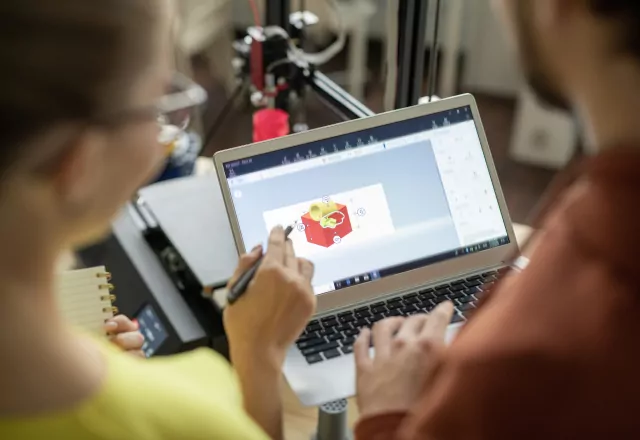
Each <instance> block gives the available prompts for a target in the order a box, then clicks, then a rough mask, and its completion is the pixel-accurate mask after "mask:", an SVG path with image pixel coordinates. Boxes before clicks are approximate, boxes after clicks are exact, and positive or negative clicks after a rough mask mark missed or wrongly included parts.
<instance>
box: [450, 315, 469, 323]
mask: <svg viewBox="0 0 640 440" xmlns="http://www.w3.org/2000/svg"><path fill="white" fill-rule="evenodd" d="M464 321H466V319H465V318H464V316H462V315H460V314H458V313H454V314H453V317H452V318H451V324H456V323H458V322H464Z"/></svg>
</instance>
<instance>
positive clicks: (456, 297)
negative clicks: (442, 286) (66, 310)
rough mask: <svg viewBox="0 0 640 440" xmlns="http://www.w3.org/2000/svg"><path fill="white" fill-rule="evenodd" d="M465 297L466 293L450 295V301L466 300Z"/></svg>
mask: <svg viewBox="0 0 640 440" xmlns="http://www.w3.org/2000/svg"><path fill="white" fill-rule="evenodd" d="M465 296H466V295H465V294H464V292H456V293H452V294H451V295H449V299H460V298H464V297H465Z"/></svg>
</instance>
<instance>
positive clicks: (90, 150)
mask: <svg viewBox="0 0 640 440" xmlns="http://www.w3.org/2000/svg"><path fill="white" fill-rule="evenodd" d="M106 144H107V141H106V136H105V135H104V134H103V133H101V132H100V131H97V130H91V129H86V130H83V131H82V132H80V133H79V134H78V135H77V136H76V137H75V138H74V139H73V140H72V141H71V142H70V143H68V144H67V146H66V148H65V149H64V151H62V152H61V154H60V155H59V156H58V157H57V158H56V160H55V162H54V163H53V164H52V167H51V168H50V169H49V173H50V178H51V181H52V183H53V185H54V188H55V191H56V193H57V194H58V195H59V197H60V199H61V201H63V202H65V203H66V204H68V205H70V206H82V205H84V204H86V203H87V202H90V201H92V200H93V199H94V198H95V197H98V196H99V192H100V190H101V189H102V188H103V185H102V182H103V180H104V177H105V176H104V167H103V162H104V154H105V153H106Z"/></svg>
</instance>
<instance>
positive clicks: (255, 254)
mask: <svg viewBox="0 0 640 440" xmlns="http://www.w3.org/2000/svg"><path fill="white" fill-rule="evenodd" d="M254 267H255V270H254V274H253V276H252V279H251V281H250V282H248V283H247V285H246V289H245V291H244V292H245V293H244V294H243V295H241V296H240V297H239V298H238V299H237V300H236V301H235V302H234V303H233V304H230V305H229V306H228V307H227V308H226V309H225V313H224V321H225V328H226V330H227V336H228V338H229V346H230V349H231V357H232V359H233V362H234V364H237V363H238V362H241V363H242V362H247V363H250V362H253V363H255V362H256V361H260V360H264V361H267V362H276V363H278V365H280V364H281V363H282V362H284V357H285V355H286V350H287V349H288V347H289V346H290V345H291V344H293V343H294V342H295V340H296V339H297V338H298V337H299V336H300V334H301V333H302V330H303V329H304V327H305V326H306V325H307V322H308V320H309V319H310V318H311V316H312V315H313V313H314V311H315V305H316V298H315V295H314V294H313V289H312V287H311V279H312V278H313V272H314V268H313V264H312V263H311V262H309V261H307V260H305V259H302V258H296V256H295V253H294V250H293V244H292V243H291V241H290V240H287V238H286V234H285V230H284V229H283V228H282V227H276V228H275V229H274V230H273V231H272V232H271V235H270V237H269V244H268V246H267V250H266V252H265V253H264V254H263V249H262V247H261V246H258V247H257V248H255V249H254V250H253V251H251V252H250V253H249V254H247V255H245V256H243V257H242V258H241V259H240V265H239V266H238V269H237V270H236V273H235V275H234V276H233V277H232V279H231V281H230V282H229V286H230V291H231V290H232V289H233V286H234V285H236V284H237V283H238V282H239V280H240V279H241V278H242V277H243V275H244V274H246V273H247V271H249V270H251V269H252V268H254ZM263 356H266V357H267V359H260V358H261V357H263Z"/></svg>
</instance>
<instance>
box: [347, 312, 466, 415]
mask: <svg viewBox="0 0 640 440" xmlns="http://www.w3.org/2000/svg"><path fill="white" fill-rule="evenodd" d="M452 313H453V305H452V304H451V303H450V302H446V303H442V304H440V305H439V306H438V307H436V309H435V310H433V312H431V313H430V314H429V315H425V314H423V315H415V316H412V317H410V318H407V319H404V318H391V319H386V320H384V321H380V322H378V323H376V325H374V326H373V330H372V331H370V330H368V329H363V330H362V331H361V333H360V336H359V337H358V340H357V341H356V343H355V345H354V354H355V359H356V372H357V382H356V387H357V393H358V396H357V402H358V407H359V409H360V415H361V417H369V416H373V415H377V414H384V413H390V412H405V411H408V410H409V408H411V407H412V406H413V405H414V404H415V403H416V402H417V401H418V399H419V398H420V395H421V393H422V392H423V389H424V385H425V384H426V382H427V380H428V379H429V377H430V375H431V374H432V372H433V369H434V368H433V367H434V365H435V362H434V361H435V358H436V357H437V354H438V351H440V350H441V349H442V348H443V347H444V336H445V333H446V329H447V326H448V325H449V323H450V322H451V315H452ZM372 336H373V344H374V348H375V354H374V356H373V358H372V357H371V356H370V352H369V347H370V343H371V337H372Z"/></svg>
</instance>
